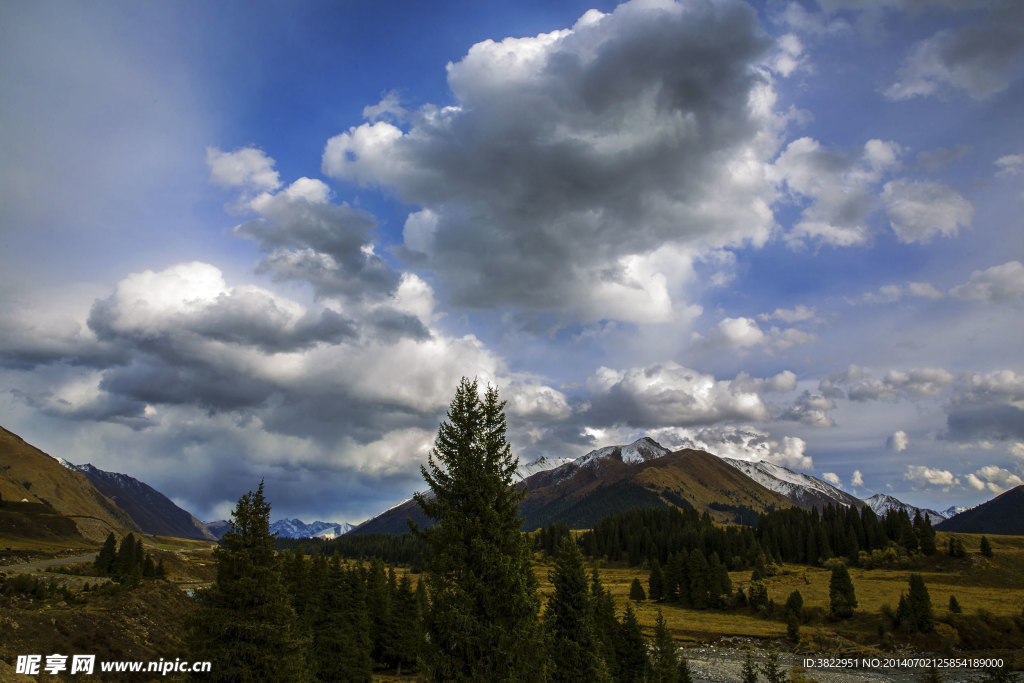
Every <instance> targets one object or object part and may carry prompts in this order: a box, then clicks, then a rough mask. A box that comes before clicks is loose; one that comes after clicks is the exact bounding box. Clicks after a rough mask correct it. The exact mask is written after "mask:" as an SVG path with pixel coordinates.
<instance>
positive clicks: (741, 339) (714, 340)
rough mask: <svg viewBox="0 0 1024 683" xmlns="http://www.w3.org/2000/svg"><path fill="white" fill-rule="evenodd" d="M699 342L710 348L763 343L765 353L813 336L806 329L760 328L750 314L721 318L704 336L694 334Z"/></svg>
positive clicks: (809, 340)
mask: <svg viewBox="0 0 1024 683" xmlns="http://www.w3.org/2000/svg"><path fill="white" fill-rule="evenodd" d="M694 339H695V340H696V341H697V342H698V344H699V345H701V346H706V347H710V348H731V349H751V348H753V347H758V346H759V347H763V348H764V350H765V353H768V354H769V355H771V354H774V353H776V352H779V351H785V350H786V349H789V348H792V347H794V346H800V345H802V344H809V343H811V342H813V341H815V340H816V339H817V336H815V335H814V334H811V333H810V332H805V331H803V330H799V329H796V328H794V327H788V328H779V327H776V326H772V327H770V328H769V329H768V330H767V331H765V330H762V329H761V327H760V326H759V325H758V324H757V321H756V320H754V319H753V318H746V317H738V318H723V319H722V320H721V321H719V323H718V325H717V326H716V327H714V328H713V329H712V330H711V331H710V332H708V334H707V335H706V336H703V337H701V336H700V335H695V336H694Z"/></svg>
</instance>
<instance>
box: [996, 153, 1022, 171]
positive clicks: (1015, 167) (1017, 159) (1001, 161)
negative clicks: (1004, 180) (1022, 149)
mask: <svg viewBox="0 0 1024 683" xmlns="http://www.w3.org/2000/svg"><path fill="white" fill-rule="evenodd" d="M996 166H998V167H999V170H998V171H996V175H997V176H1002V177H1007V176H1015V175H1018V174H1020V173H1024V154H1007V155H1006V156H1002V157H999V158H998V159H996Z"/></svg>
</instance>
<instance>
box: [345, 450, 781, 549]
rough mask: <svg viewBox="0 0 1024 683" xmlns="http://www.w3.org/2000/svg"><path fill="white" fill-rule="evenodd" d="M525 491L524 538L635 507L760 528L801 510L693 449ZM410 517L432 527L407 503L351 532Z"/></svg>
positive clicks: (589, 468)
mask: <svg viewBox="0 0 1024 683" xmlns="http://www.w3.org/2000/svg"><path fill="white" fill-rule="evenodd" d="M595 453H596V452H595ZM519 486H520V487H522V488H525V489H526V497H525V498H524V499H523V501H522V502H521V503H520V504H519V513H520V515H522V517H523V529H524V530H526V531H532V530H534V529H537V528H538V527H542V526H546V525H548V524H550V523H552V522H563V523H565V524H568V525H569V526H570V527H573V528H576V529H586V528H591V527H593V525H594V524H595V523H596V522H597V521H598V520H600V519H601V518H602V517H607V516H608V515H612V514H615V513H618V512H623V511H625V510H628V509H630V508H634V507H668V506H675V507H681V508H694V509H696V510H698V511H700V512H705V511H706V512H708V514H710V515H711V517H712V519H714V520H715V521H718V522H730V523H745V524H754V523H756V522H757V514H758V513H759V512H764V511H766V510H769V509H773V508H786V507H794V506H795V505H796V504H795V503H794V502H793V501H791V500H789V499H788V498H786V497H784V496H782V495H780V494H778V493H775V492H774V491H770V490H769V489H767V488H765V487H764V486H761V485H760V484H758V483H757V482H756V481H754V480H753V479H751V478H750V477H748V476H747V475H745V474H743V473H742V472H740V471H739V470H737V469H735V468H733V467H730V466H729V465H728V464H726V463H725V462H723V461H722V460H721V459H720V458H717V457H715V456H714V455H711V454H710V453H705V452H704V451H695V450H681V451H676V452H674V453H669V454H667V455H663V456H661V457H656V458H653V459H650V460H646V461H644V462H633V463H626V462H623V461H622V457H621V454H620V451H618V450H614V451H612V452H610V453H609V454H607V455H603V456H601V457H593V458H583V459H579V460H576V461H574V462H571V463H568V464H565V465H562V466H561V467H558V468H556V469H553V470H547V471H544V472H538V473H536V474H534V475H532V476H530V477H527V478H526V479H525V480H523V481H522V482H521V483H520V484H519ZM409 518H411V519H412V520H413V521H414V522H416V523H417V524H418V525H420V526H425V525H428V524H429V523H430V520H429V519H427V517H426V516H425V515H424V514H423V511H422V510H420V507H419V505H417V504H416V502H415V501H412V500H409V501H406V502H404V503H402V504H401V505H399V506H397V507H394V508H392V509H390V510H388V511H386V512H384V513H382V514H380V515H378V516H377V517H374V518H373V519H371V520H369V521H367V522H364V523H363V524H362V525H360V526H358V527H356V529H354V530H353V531H352V532H350V533H399V534H400V533H404V532H405V531H408V524H407V522H406V519H409Z"/></svg>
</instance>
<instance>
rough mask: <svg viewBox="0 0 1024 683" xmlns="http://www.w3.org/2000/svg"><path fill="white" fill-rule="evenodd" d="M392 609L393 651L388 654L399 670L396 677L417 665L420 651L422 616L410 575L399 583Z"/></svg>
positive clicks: (406, 575) (405, 575) (404, 576)
mask: <svg viewBox="0 0 1024 683" xmlns="http://www.w3.org/2000/svg"><path fill="white" fill-rule="evenodd" d="M391 607H392V609H391V628H392V631H393V633H392V637H391V647H392V649H391V651H390V652H389V653H388V654H389V659H390V663H391V664H392V665H393V666H395V667H396V668H397V672H396V675H398V676H401V675H402V669H403V668H405V669H406V670H408V669H411V668H413V667H414V666H415V665H416V657H417V654H418V653H419V651H420V620H421V619H422V616H421V614H420V610H419V605H418V604H417V600H416V594H415V593H414V592H413V589H412V581H411V580H410V579H409V575H408V574H404V575H402V578H401V579H400V580H399V581H398V587H397V589H396V591H395V594H394V596H393V597H392V600H391Z"/></svg>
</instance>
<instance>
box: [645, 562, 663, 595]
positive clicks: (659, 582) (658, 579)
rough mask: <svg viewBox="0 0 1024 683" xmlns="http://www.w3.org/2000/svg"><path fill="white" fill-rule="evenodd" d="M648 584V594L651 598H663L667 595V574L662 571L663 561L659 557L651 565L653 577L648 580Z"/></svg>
mask: <svg viewBox="0 0 1024 683" xmlns="http://www.w3.org/2000/svg"><path fill="white" fill-rule="evenodd" d="M647 586H648V588H650V590H649V591H648V593H647V595H648V596H649V597H650V598H651V600H661V599H663V598H664V597H665V574H664V572H662V571H661V563H660V562H658V559H657V558H655V559H654V563H653V564H652V565H651V577H650V579H648V581H647Z"/></svg>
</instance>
